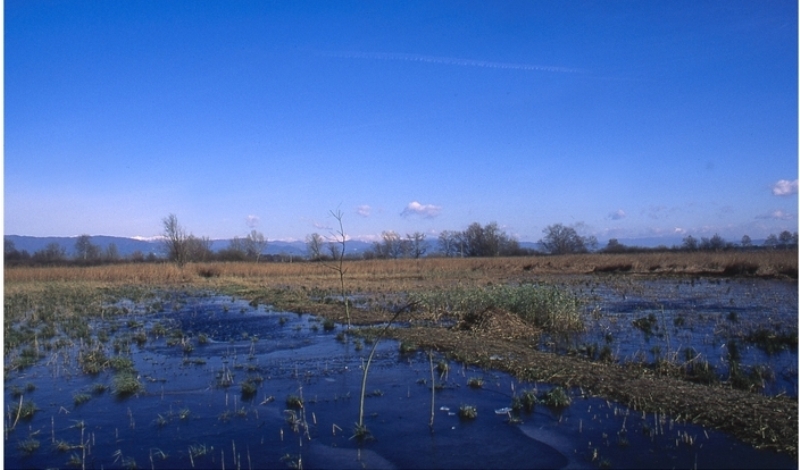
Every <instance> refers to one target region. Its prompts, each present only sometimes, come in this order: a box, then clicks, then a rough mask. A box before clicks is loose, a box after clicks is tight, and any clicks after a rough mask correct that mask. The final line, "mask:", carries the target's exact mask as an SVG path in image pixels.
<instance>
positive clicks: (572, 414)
mask: <svg viewBox="0 0 800 470" xmlns="http://www.w3.org/2000/svg"><path fill="white" fill-rule="evenodd" d="M685 282H686V281H684V283H678V284H676V283H675V282H674V281H673V282H672V283H671V284H665V285H663V286H662V285H643V286H641V287H640V288H639V287H636V286H633V287H631V288H626V287H625V286H623V285H613V286H612V285H609V286H607V287H606V288H598V287H596V286H595V287H594V288H593V287H591V286H587V287H586V290H585V291H584V292H580V293H579V295H581V296H586V297H587V298H590V299H593V301H592V302H594V303H590V304H588V305H587V311H588V312H589V314H588V318H591V319H592V320H591V321H592V322H594V323H591V324H590V326H589V328H588V329H587V332H586V333H584V335H583V336H581V337H577V338H571V339H568V340H566V339H560V338H550V339H545V340H543V343H542V344H543V347H552V348H553V349H555V350H559V349H563V350H564V351H565V352H567V353H571V354H576V353H577V354H587V352H586V351H587V349H586V345H591V344H593V343H596V344H597V345H598V346H597V350H598V351H599V350H601V349H602V346H603V345H608V346H609V348H610V350H611V351H612V353H613V356H614V358H615V360H619V361H626V360H634V359H636V358H638V357H639V356H640V355H642V354H644V355H646V356H647V359H648V360H653V358H654V357H655V356H658V355H662V356H666V355H669V354H673V353H676V354H682V351H683V350H684V349H685V348H687V347H691V348H693V349H694V351H695V352H696V354H701V355H702V356H703V357H704V358H707V359H708V361H709V362H710V363H712V365H714V367H715V368H716V369H715V370H716V371H717V372H718V373H720V374H721V375H724V374H725V373H726V370H725V368H726V367H730V363H731V360H730V359H731V355H730V353H729V352H727V353H726V352H724V351H722V352H721V348H723V347H724V348H730V347H731V346H730V345H731V343H730V341H738V343H737V344H738V345H739V346H738V348H739V351H740V355H739V356H737V359H738V361H737V363H738V364H740V365H741V367H745V368H748V370H749V368H751V367H753V366H755V365H761V364H763V365H765V367H769V368H770V370H772V371H773V372H774V374H773V375H774V377H775V380H772V381H771V382H770V383H771V384H772V385H770V386H769V387H765V392H766V393H776V394H777V393H785V394H793V396H796V395H797V369H796V364H797V347H796V342H795V345H794V347H793V348H788V349H781V348H779V349H777V350H774V351H772V350H771V351H770V352H769V353H767V352H763V351H761V349H760V348H759V347H758V346H757V345H755V344H752V343H751V342H748V341H743V340H742V339H743V338H744V339H747V337H748V336H747V335H748V334H749V333H748V332H750V331H753V329H756V330H757V329H758V328H760V327H761V326H762V325H764V326H769V325H772V326H775V325H776V324H777V325H779V326H780V327H781V328H788V327H789V326H793V327H795V332H796V324H797V310H796V304H797V291H796V285H794V288H793V289H794V290H793V289H792V288H791V287H787V288H786V289H785V291H784V290H783V287H776V288H775V289H777V290H770V289H764V288H763V286H759V285H754V284H752V281H741V282H739V281H731V282H726V281H722V282H720V283H716V282H715V281H701V282H700V283H694V284H691V285H690V284H687V283H685ZM773 285H775V284H770V286H773ZM592 289H593V291H592ZM658 289H666V291H664V292H672V290H675V291H677V293H675V294H674V295H670V296H669V297H667V296H665V295H662V294H660V293H658V292H661V291H659V290H658ZM720 289H721V290H723V291H725V292H726V293H725V295H721V294H720V292H719V290H720ZM645 292H646V293H647V294H646V295H645ZM654 292H655V293H656V294H654ZM726 295H727V296H728V297H726ZM792 295H793V296H794V297H792ZM670 299H673V300H670ZM772 299H775V300H774V301H773V300H772ZM789 305H794V306H795V307H794V308H793V309H789V308H788V307H787V306H789ZM113 308H114V309H116V310H117V311H118V312H119V313H121V315H120V316H115V317H113V318H110V319H106V320H103V319H99V318H98V319H96V320H90V321H88V322H87V323H86V324H85V325H84V326H85V328H86V331H85V333H83V334H81V335H78V336H77V337H76V336H74V335H73V336H71V337H69V338H68V339H67V338H66V335H65V334H64V332H63V331H62V332H55V333H54V334H53V336H51V337H49V339H47V340H46V341H47V342H46V345H45V340H44V339H41V340H40V339H38V337H37V339H36V344H34V345H28V346H26V347H24V348H22V349H21V350H20V351H15V352H14V353H12V354H10V355H9V354H6V377H5V390H4V400H5V419H4V428H5V455H4V463H5V466H6V468H68V467H72V468H236V469H242V468H243V469H250V468H431V467H435V468H498V467H499V468H732V467H736V468H796V466H797V461H796V459H795V458H793V457H791V456H789V455H786V454H778V453H775V452H772V451H759V450H756V449H754V448H753V447H751V446H749V445H747V444H743V443H741V442H739V441H737V440H735V439H733V438H731V437H730V436H727V435H725V434H723V433H721V432H717V431H714V430H710V429H704V428H702V427H699V426H695V425H690V424H686V423H684V422H682V421H680V422H679V421H677V420H675V419H674V417H671V416H667V415H663V414H658V413H643V412H641V411H634V410H631V409H628V408H626V407H624V406H621V405H619V404H616V403H614V402H610V401H606V400H603V399H599V398H594V397H590V396H586V395H584V393H583V392H582V390H581V389H580V388H574V389H566V390H565V389H561V388H559V387H554V386H552V385H551V384H547V383H522V382H519V381H518V380H516V379H514V378H513V377H510V376H508V375H506V374H503V373H499V372H496V371H493V370H484V369H478V368H473V367H468V366H465V365H463V364H460V363H458V362H455V361H451V360H448V359H447V358H446V357H444V356H442V355H440V354H436V353H431V354H429V353H428V352H427V351H422V350H409V351H406V350H403V349H402V348H401V346H400V345H399V344H398V343H397V342H395V341H390V340H385V339H384V340H380V341H379V342H377V343H375V342H374V340H370V339H368V338H364V337H360V336H358V335H355V334H352V333H350V334H348V333H346V331H345V328H344V327H343V326H342V325H340V324H334V323H332V322H329V321H324V320H322V319H320V318H318V317H314V316H312V315H308V314H295V313H287V312H281V311H275V310H273V309H272V308H271V307H270V306H267V305H263V304H261V305H259V304H256V303H252V304H251V303H248V302H247V301H245V300H241V299H237V298H232V297H229V296H218V295H212V294H207V295H197V294H191V295H190V294H185V293H171V292H162V293H159V294H156V295H154V296H152V297H150V298H148V299H147V300H146V301H139V302H133V301H121V302H119V303H117V304H115V305H114V306H113ZM592 312H594V314H592ZM731 312H735V315H732V314H731ZM650 314H652V315H654V316H655V320H654V322H653V324H652V325H650V328H649V332H646V331H644V330H643V329H642V328H636V327H632V326H631V325H632V322H634V321H635V320H637V319H639V318H645V319H648V318H649V316H650ZM679 318H683V319H684V320H678V319H679ZM781 331H784V330H781ZM795 338H796V333H795ZM40 341H41V342H40ZM795 341H796V340H795ZM373 346H375V347H376V349H375V351H376V352H375V356H374V358H373V359H372V362H371V363H370V364H371V365H370V367H369V369H368V372H369V373H368V376H367V380H366V386H365V387H364V388H363V389H362V378H363V372H364V368H365V365H366V364H367V360H368V357H369V355H370V351H371V350H372V348H373ZM26 348H27V349H26ZM31 348H33V349H34V350H33V351H31ZM655 348H660V349H658V350H656V349H655ZM26 354H27V355H28V356H33V357H34V359H35V360H32V361H30V362H29V363H25V364H24V365H22V366H20V365H19V364H20V362H15V363H14V364H16V366H15V367H13V368H12V367H9V364H10V363H11V361H19V360H20V358H24V357H25V355H26ZM362 391H363V392H364V397H365V398H364V403H363V406H364V424H365V426H366V428H367V429H368V430H369V435H368V436H366V437H364V438H358V437H354V428H355V423H356V422H357V421H358V419H359V408H360V405H361V394H362ZM533 397H535V400H534V399H533Z"/></svg>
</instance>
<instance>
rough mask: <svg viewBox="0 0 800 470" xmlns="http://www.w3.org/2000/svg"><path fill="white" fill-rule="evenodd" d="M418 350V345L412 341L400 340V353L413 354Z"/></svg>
mask: <svg viewBox="0 0 800 470" xmlns="http://www.w3.org/2000/svg"><path fill="white" fill-rule="evenodd" d="M416 350H417V345H416V344H415V343H413V342H411V341H401V342H400V354H411V353H413V352H414V351H416Z"/></svg>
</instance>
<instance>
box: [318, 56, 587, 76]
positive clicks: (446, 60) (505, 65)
mask: <svg viewBox="0 0 800 470" xmlns="http://www.w3.org/2000/svg"><path fill="white" fill-rule="evenodd" d="M325 55H328V56H331V57H340V58H344V59H377V60H401V61H408V62H425V63H429V64H442V65H458V66H462V67H484V68H491V69H509V70H528V71H537V72H558V73H576V72H581V70H578V69H572V68H567V67H558V66H552V65H537V64H524V63H514V62H492V61H488V60H473V59H460V58H455V57H441V56H428V55H419V54H392V53H386V52H330V53H326V54H325Z"/></svg>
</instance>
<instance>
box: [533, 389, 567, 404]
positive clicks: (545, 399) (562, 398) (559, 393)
mask: <svg viewBox="0 0 800 470" xmlns="http://www.w3.org/2000/svg"><path fill="white" fill-rule="evenodd" d="M539 401H540V402H541V403H542V404H543V405H545V406H547V407H550V408H555V409H563V408H566V407H568V406H569V405H570V404H571V403H572V398H570V396H569V394H568V393H567V391H566V390H564V388H563V387H554V388H553V389H551V390H549V391H548V392H545V393H544V394H543V395H542V397H541V398H539Z"/></svg>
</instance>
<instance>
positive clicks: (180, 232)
mask: <svg viewBox="0 0 800 470" xmlns="http://www.w3.org/2000/svg"><path fill="white" fill-rule="evenodd" d="M340 217H341V215H340ZM339 220H340V222H341V219H339ZM162 227H163V232H162V235H163V237H162V238H163V242H162V256H157V255H156V254H154V253H148V254H147V255H145V254H144V253H142V252H134V253H132V254H131V255H129V256H127V257H122V256H120V254H119V250H118V249H117V247H116V245H114V244H113V243H112V244H110V245H108V246H107V247H106V248H105V249H102V248H101V247H100V246H98V245H95V244H93V243H92V241H91V236H89V235H81V236H79V237H78V238H77V239H76V241H75V247H74V248H75V249H74V255H73V256H72V257H71V258H70V257H68V256H67V253H66V249H65V248H64V247H62V246H60V245H59V244H58V243H50V244H48V245H47V246H46V247H45V248H43V249H42V250H39V251H36V252H34V253H33V254H29V253H28V252H27V251H25V250H22V251H20V250H17V249H16V248H15V246H14V243H13V242H12V241H10V240H5V252H4V259H5V262H6V263H7V264H9V265H16V264H34V265H35V264H46V265H52V264H65V263H73V264H87V265H88V264H101V263H115V262H120V261H132V262H160V261H165V260H169V261H172V262H175V263H177V264H179V265H183V264H185V263H188V262H205V261H252V262H255V263H258V262H259V261H283V260H285V257H284V256H275V255H266V254H264V251H265V250H266V248H267V246H268V241H267V238H266V237H265V236H264V234H262V233H261V232H259V231H257V230H251V231H250V233H248V234H247V235H246V236H244V237H238V236H237V237H234V238H233V239H232V240H231V241H230V242H229V244H228V246H227V247H226V248H223V249H221V250H218V251H213V250H212V249H211V246H212V242H211V240H210V239H209V238H208V237H197V236H195V235H194V234H191V233H188V232H187V231H186V229H185V228H184V227H183V226H182V225H181V224H180V223H179V222H178V218H177V216H175V215H174V214H170V215H169V216H167V217H165V218H164V219H162ZM543 235H544V236H543V237H542V238H541V239H540V240H539V242H538V243H539V246H540V247H541V249H540V250H535V249H531V248H523V247H521V246H520V244H519V242H518V241H517V240H516V239H515V238H514V237H512V236H510V235H509V234H508V233H506V232H505V231H504V230H503V229H502V228H501V227H500V226H499V225H498V224H497V223H496V222H491V223H488V224H485V225H481V224H480V223H478V222H473V223H472V224H470V225H469V226H468V227H467V228H466V229H465V230H461V231H455V230H444V231H442V232H440V233H439V235H438V236H437V237H436V239H435V241H434V240H429V239H428V237H427V235H426V234H424V233H422V232H414V233H410V234H405V235H404V236H401V235H400V234H398V233H397V232H395V231H384V232H382V233H381V238H380V240H379V241H376V242H373V244H372V247H371V249H369V250H366V251H365V252H363V253H361V254H358V255H353V254H348V255H347V256H346V258H348V259H354V258H358V259H399V258H409V259H417V258H422V257H428V256H440V257H492V256H530V255H543V254H547V255H562V254H571V253H590V252H601V253H634V252H645V251H685V252H686V251H688V252H691V251H731V250H776V249H797V246H798V234H797V232H794V233H792V232H789V231H788V230H785V231H783V232H781V233H780V234H778V235H774V234H771V235H769V236H768V237H767V239H766V240H765V241H764V242H763V244H761V245H756V244H755V243H754V242H753V241H752V239H751V238H750V237H749V236H748V235H744V236H743V237H742V239H741V241H740V243H733V242H730V241H727V240H725V239H724V238H722V237H721V236H720V235H718V234H715V235H713V236H711V237H708V238H707V237H701V238H700V239H697V238H695V237H693V236H691V235H687V236H686V237H684V238H683V240H682V243H681V244H680V245H677V246H672V247H666V246H660V247H656V248H645V247H638V246H627V245H624V244H622V243H620V242H619V241H618V240H617V239H615V238H612V239H610V240H609V241H608V244H607V245H606V246H605V247H602V248H599V244H598V242H597V239H596V238H595V237H594V236H591V235H589V236H584V235H580V234H579V233H578V230H577V229H576V228H575V227H571V226H566V225H563V224H560V223H558V224H553V225H549V226H547V227H546V228H545V229H544V230H543ZM345 240H346V237H345V236H344V233H343V231H342V233H338V234H336V236H335V237H332V238H331V237H328V238H326V237H324V236H322V235H320V234H319V233H312V234H309V235H308V236H306V239H305V244H306V258H305V259H307V260H309V261H326V260H341V259H342V258H344V257H345V256H344V249H345V247H346V242H345Z"/></svg>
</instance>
